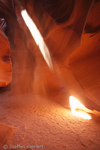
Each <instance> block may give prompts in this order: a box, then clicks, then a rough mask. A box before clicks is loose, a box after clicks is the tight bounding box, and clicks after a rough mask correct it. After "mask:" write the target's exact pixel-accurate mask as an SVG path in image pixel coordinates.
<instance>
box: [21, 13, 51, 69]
mask: <svg viewBox="0 0 100 150" xmlns="http://www.w3.org/2000/svg"><path fill="white" fill-rule="evenodd" d="M21 15H22V17H23V19H24V21H25V23H26V25H27V27H28V28H29V30H30V32H31V34H32V36H33V38H34V39H35V42H36V44H37V45H38V46H39V48H40V51H41V53H42V55H43V57H44V59H45V61H46V62H47V64H48V66H49V68H50V69H53V65H52V60H51V57H50V53H49V50H48V48H47V46H46V44H45V43H44V40H43V37H42V35H41V33H40V32H39V30H38V29H37V27H36V25H35V23H34V22H33V20H32V19H31V18H30V16H29V15H28V13H27V12H26V10H22V11H21Z"/></svg>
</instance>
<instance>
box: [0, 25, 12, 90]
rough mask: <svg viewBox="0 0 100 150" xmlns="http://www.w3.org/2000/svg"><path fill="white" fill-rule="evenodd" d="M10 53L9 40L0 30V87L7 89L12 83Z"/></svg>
mask: <svg viewBox="0 0 100 150" xmlns="http://www.w3.org/2000/svg"><path fill="white" fill-rule="evenodd" d="M10 52H11V50H10V44H9V41H8V38H7V37H6V35H5V34H4V32H3V30H2V29H1V28H0V87H5V86H6V85H8V84H9V83H10V82H11V81H12V63H11V59H10Z"/></svg>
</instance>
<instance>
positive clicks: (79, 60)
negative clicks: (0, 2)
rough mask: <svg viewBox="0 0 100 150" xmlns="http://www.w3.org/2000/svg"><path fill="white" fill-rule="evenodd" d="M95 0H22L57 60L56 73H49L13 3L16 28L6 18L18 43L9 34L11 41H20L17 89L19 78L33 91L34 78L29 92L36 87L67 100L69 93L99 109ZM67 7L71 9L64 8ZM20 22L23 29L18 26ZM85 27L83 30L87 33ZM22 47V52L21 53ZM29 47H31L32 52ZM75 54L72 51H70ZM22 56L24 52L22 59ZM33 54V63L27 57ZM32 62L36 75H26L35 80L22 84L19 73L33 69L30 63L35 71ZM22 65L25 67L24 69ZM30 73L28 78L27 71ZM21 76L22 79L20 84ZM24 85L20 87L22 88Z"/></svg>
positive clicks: (39, 91) (99, 4) (16, 56)
mask: <svg viewBox="0 0 100 150" xmlns="http://www.w3.org/2000/svg"><path fill="white" fill-rule="evenodd" d="M93 2H94V1H91V0H89V1H86V0H80V1H78V0H76V1H74V0H71V1H69V0H68V1H65V0H63V1H61V0H55V1H49V0H48V1H45V0H33V1H32V0H29V1H24V0H22V5H23V6H24V8H26V9H27V11H28V13H29V15H30V16H31V18H32V19H33V21H34V22H35V24H36V26H37V28H38V29H39V31H40V32H41V34H42V36H43V38H44V41H45V43H46V45H47V46H48V48H49V51H50V53H51V56H52V60H53V64H54V69H55V71H54V72H51V71H50V70H49V68H48V67H47V65H46V63H45V61H44V59H43V57H42V55H41V53H40V51H39V48H38V46H37V45H36V43H35V41H34V39H33V38H32V36H31V34H30V33H29V30H28V29H27V27H26V25H25V23H24V21H23V19H22V17H21V14H20V8H19V6H18V4H17V3H16V2H15V13H16V16H17V20H16V17H14V16H15V14H13V15H12V20H13V22H14V26H13V29H11V27H10V21H9V20H7V17H6V18H5V20H6V22H7V24H8V25H9V29H10V32H9V35H11V37H14V38H12V39H14V41H13V40H12V39H10V38H9V40H10V43H14V44H15V45H16V48H14V49H13V51H12V54H13V56H14V57H13V61H14V65H13V70H14V72H15V73H14V76H13V83H14V81H16V86H14V87H17V81H18V83H19V87H21V89H23V88H24V87H27V88H26V89H29V88H28V87H29V85H30V83H31V82H32V83H33V85H32V87H31V91H33V93H34V94H40V95H43V96H47V97H50V96H51V97H54V95H57V93H59V92H61V94H62V95H64V99H65V101H66V95H67V96H68V97H69V95H73V96H75V97H77V98H79V99H80V100H81V101H82V102H83V104H85V105H86V106H87V107H89V108H91V109H100V107H99V106H100V101H99V69H98V68H99V66H100V65H99V64H100V62H99V55H100V54H99V50H98V49H99V47H100V45H99V37H100V35H99V26H100V23H99V14H100V13H99V11H100V10H99V7H100V2H99V1H98V2H97V1H96V3H94V4H93ZM6 4H7V3H6ZM92 4H93V7H92ZM65 6H66V7H65ZM91 7H92V9H91ZM65 8H67V9H66V10H65ZM90 10H91V11H90ZM11 12H13V13H14V11H13V10H11ZM11 12H10V13H11ZM79 12H80V13H79ZM89 12H90V14H89ZM10 13H9V14H10ZM88 14H89V17H88ZM87 17H88V20H87ZM18 23H19V25H20V28H21V29H22V30H23V31H24V33H23V31H22V30H21V29H20V28H19V25H18ZM84 28H85V32H83V31H84ZM17 31H18V32H17ZM13 32H14V34H13ZM81 36H82V38H81ZM79 45H80V47H79ZM22 49H23V50H24V51H21V50H22ZM18 50H19V51H18ZM27 50H28V51H27ZM29 50H30V51H31V53H30V54H29ZM72 52H74V53H73V54H72ZM24 54H25V55H24ZM21 55H23V58H22V57H21ZM30 55H33V56H32V58H33V59H34V61H32V59H30V60H28V57H30ZM17 60H19V61H17ZM22 60H24V61H22ZM26 60H28V61H26ZM25 61H26V62H25ZM24 62H25V64H24ZM33 63H34V64H35V67H33V68H34V69H33V71H34V73H32V74H33V75H32V76H33V77H34V78H30V77H28V78H30V79H32V80H30V81H29V80H26V82H27V83H28V84H25V85H27V86H24V78H23V73H21V75H20V76H21V79H20V80H19V75H18V73H20V72H22V70H23V72H25V75H26V74H27V73H26V72H28V71H29V70H28V69H26V68H27V64H28V66H29V68H31V70H32V67H31V65H32V64H33ZM18 66H20V67H19V68H20V69H19V70H18V69H16V67H17V68H18ZM21 66H22V68H23V69H21ZM23 66H24V67H23ZM25 66H26V67H25ZM33 66H34V65H33ZM91 66H92V67H91ZM24 69H25V71H24ZM30 74H31V73H30ZM15 76H16V77H15ZM26 76H28V74H27V75H26ZM29 76H30V75H29ZM15 78H16V79H15ZM22 78H23V82H20V81H21V80H22ZM93 81H94V82H93ZM20 84H22V85H21V86H20ZM12 85H13V84H12ZM14 85H15V84H14ZM14 87H13V89H14ZM18 89H19V88H18ZM20 91H21V90H20ZM22 91H23V90H22ZM25 91H27V90H25ZM59 101H60V100H59ZM62 101H63V100H62ZM61 103H62V102H61ZM90 103H91V105H90Z"/></svg>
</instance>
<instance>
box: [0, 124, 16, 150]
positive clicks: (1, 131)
mask: <svg viewBox="0 0 100 150" xmlns="http://www.w3.org/2000/svg"><path fill="white" fill-rule="evenodd" d="M15 129H16V128H14V127H11V126H8V125H6V124H4V123H1V122H0V149H2V147H3V145H4V144H5V142H6V141H7V140H10V138H11V136H12V135H13V134H14V131H15Z"/></svg>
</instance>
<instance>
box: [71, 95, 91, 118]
mask: <svg viewBox="0 0 100 150" xmlns="http://www.w3.org/2000/svg"><path fill="white" fill-rule="evenodd" d="M69 100H70V107H71V111H72V113H73V115H75V116H78V117H81V118H84V119H91V116H90V115H88V114H87V113H85V112H82V111H80V112H78V111H76V109H80V110H84V109H85V108H86V107H85V106H84V105H83V104H81V103H80V102H79V101H78V100H77V99H76V98H75V97H73V96H70V98H69Z"/></svg>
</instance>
